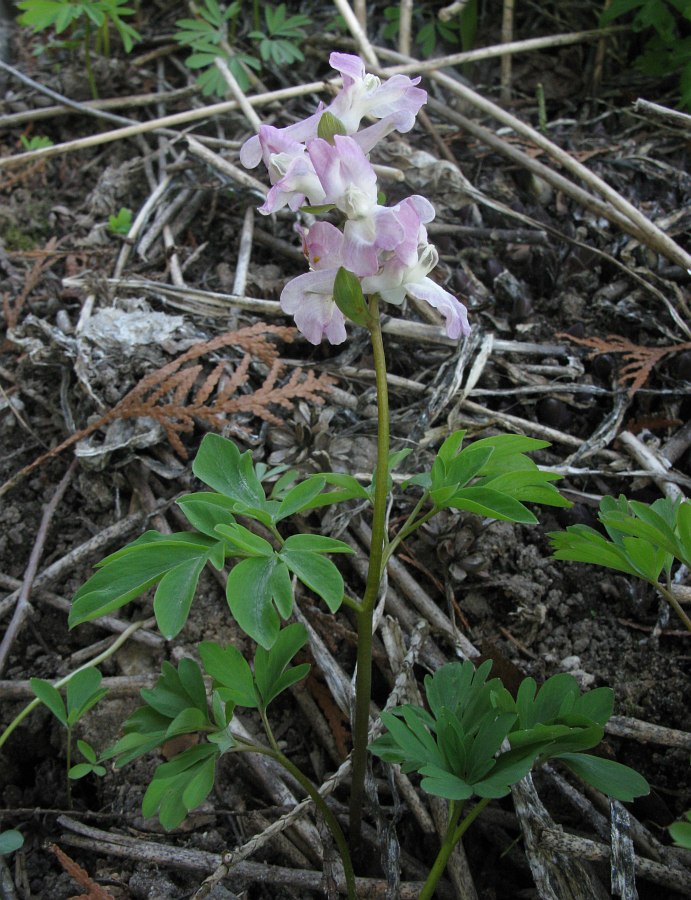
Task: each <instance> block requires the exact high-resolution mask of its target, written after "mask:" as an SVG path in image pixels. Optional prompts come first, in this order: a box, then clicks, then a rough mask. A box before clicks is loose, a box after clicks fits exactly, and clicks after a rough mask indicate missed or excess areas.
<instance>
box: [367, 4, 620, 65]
mask: <svg viewBox="0 0 691 900" xmlns="http://www.w3.org/2000/svg"><path fill="white" fill-rule="evenodd" d="M466 3H467V0H464V2H463V4H462V5H463V6H465V4H466ZM442 12H443V10H440V11H439V18H440V19H441V13H442ZM621 30H623V29H622V28H611V29H608V31H607V32H604V33H606V34H615V33H616V32H617V31H621ZM602 34H603V31H602V29H599V28H591V29H589V30H587V31H573V32H569V33H568V34H551V35H547V36H545V37H539V38H527V39H526V40H524V41H511V42H508V43H506V44H493V45H492V46H490V47H478V48H477V49H476V50H464V51H463V52H462V53H451V54H449V55H448V56H435V57H432V58H431V59H421V60H419V61H415V62H410V63H401V64H400V65H396V66H385V67H383V68H382V70H381V74H382V77H390V76H391V75H424V74H426V73H427V72H434V71H436V70H437V69H450V68H455V67H456V66H461V65H465V64H466V63H472V62H482V61H483V60H486V59H497V58H499V59H500V58H501V57H503V56H507V55H515V54H517V53H532V52H533V51H535V50H549V49H552V48H553V47H567V46H569V45H570V44H582V43H585V42H587V41H595V40H598V39H599V38H600V37H601V36H602ZM399 52H400V53H401V56H404V55H405V54H404V53H403V52H402V51H399ZM382 55H383V54H382Z"/></svg>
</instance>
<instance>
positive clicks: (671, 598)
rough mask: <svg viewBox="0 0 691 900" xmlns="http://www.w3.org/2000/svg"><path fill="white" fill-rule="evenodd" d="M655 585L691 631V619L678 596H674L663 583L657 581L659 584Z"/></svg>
mask: <svg viewBox="0 0 691 900" xmlns="http://www.w3.org/2000/svg"><path fill="white" fill-rule="evenodd" d="M655 587H656V588H657V589H658V591H659V592H660V593H661V594H662V596H663V597H664V598H665V600H666V601H667V602H668V603H669V605H670V606H671V607H672V609H673V610H674V612H675V613H676V614H677V615H678V616H679V618H680V619H681V621H682V622H683V623H684V626H685V627H686V628H687V629H688V631H691V619H690V618H689V617H688V616H687V614H686V613H685V612H684V610H683V609H682V607H681V604H680V603H679V601H678V600H677V598H676V597H675V596H674V594H673V593H672V592H671V591H670V590H668V589H667V588H666V587H665V586H664V585H662V584H659V583H657V584H655Z"/></svg>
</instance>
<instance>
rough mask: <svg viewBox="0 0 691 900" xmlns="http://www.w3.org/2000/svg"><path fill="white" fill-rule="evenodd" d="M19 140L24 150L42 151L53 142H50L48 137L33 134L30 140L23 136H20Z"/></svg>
mask: <svg viewBox="0 0 691 900" xmlns="http://www.w3.org/2000/svg"><path fill="white" fill-rule="evenodd" d="M19 140H20V142H21V145H22V147H23V148H24V149H25V150H43V149H44V148H45V147H52V146H53V141H51V139H50V138H49V137H44V136H43V135H40V134H35V135H34V136H33V137H31V138H28V137H27V136H26V135H25V134H21V135H20V136H19Z"/></svg>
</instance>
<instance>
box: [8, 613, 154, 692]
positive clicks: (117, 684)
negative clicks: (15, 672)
mask: <svg viewBox="0 0 691 900" xmlns="http://www.w3.org/2000/svg"><path fill="white" fill-rule="evenodd" d="M135 624H136V623H135ZM136 633H137V632H134V633H133V634H132V638H134V637H135V635H136ZM155 684H156V675H113V676H111V677H106V678H103V680H102V681H101V687H104V688H108V696H109V698H110V699H113V698H115V697H132V696H133V695H135V694H138V693H139V691H140V690H141V689H142V688H152V687H153V686H154V685H155ZM35 696H36V694H35V693H34V691H33V690H32V689H31V683H30V682H29V681H17V680H16V679H14V680H12V681H0V697H2V698H3V700H7V701H16V700H25V699H29V700H30V699H32V698H33V697H35Z"/></svg>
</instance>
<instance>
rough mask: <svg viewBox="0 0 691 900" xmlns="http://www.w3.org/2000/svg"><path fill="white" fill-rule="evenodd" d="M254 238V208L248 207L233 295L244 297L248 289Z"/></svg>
mask: <svg viewBox="0 0 691 900" xmlns="http://www.w3.org/2000/svg"><path fill="white" fill-rule="evenodd" d="M253 238H254V207H252V206H248V207H247V209H246V210H245V215H244V217H243V220H242V229H241V231H240V244H239V246H238V255H237V260H236V263H235V277H234V278H233V294H235V295H236V296H239V297H241V296H243V295H244V293H245V289H246V287H247V275H248V273H249V267H250V260H251V258H252V244H253Z"/></svg>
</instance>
